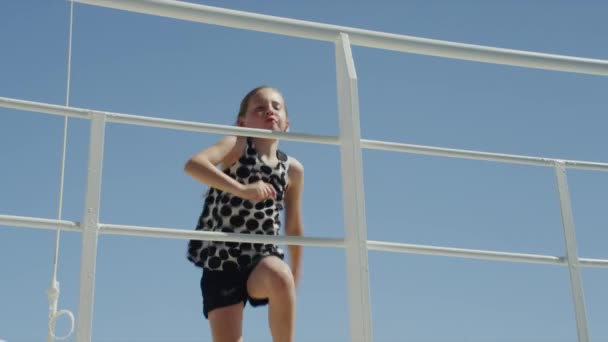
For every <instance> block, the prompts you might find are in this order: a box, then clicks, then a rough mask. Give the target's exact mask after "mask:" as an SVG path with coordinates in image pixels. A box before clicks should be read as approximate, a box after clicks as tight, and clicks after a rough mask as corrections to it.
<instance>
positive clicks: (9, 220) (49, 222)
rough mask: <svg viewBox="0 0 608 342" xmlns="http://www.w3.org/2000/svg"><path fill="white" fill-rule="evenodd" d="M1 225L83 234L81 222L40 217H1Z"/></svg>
mask: <svg viewBox="0 0 608 342" xmlns="http://www.w3.org/2000/svg"><path fill="white" fill-rule="evenodd" d="M0 225H3V226H9V227H24V228H38V229H52V230H56V229H57V228H59V229H61V230H67V231H73V232H81V231H82V226H81V225H80V223H79V222H73V221H65V220H54V219H45V218H38V217H28V216H13V215H0Z"/></svg>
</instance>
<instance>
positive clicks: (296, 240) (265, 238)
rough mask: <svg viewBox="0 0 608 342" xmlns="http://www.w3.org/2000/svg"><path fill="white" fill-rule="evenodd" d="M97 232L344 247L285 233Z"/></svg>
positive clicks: (113, 228) (112, 228)
mask: <svg viewBox="0 0 608 342" xmlns="http://www.w3.org/2000/svg"><path fill="white" fill-rule="evenodd" d="M99 233H101V234H113V235H133V236H146V237H155V238H169V239H181V240H190V239H195V240H208V241H209V240H210V241H227V242H249V243H275V244H288V245H298V246H315V247H344V240H343V239H335V238H316V237H303V236H287V235H278V236H272V235H259V234H238V233H222V232H206V231H196V230H184V229H169V228H155V227H141V226H124V225H116V224H100V225H99Z"/></svg>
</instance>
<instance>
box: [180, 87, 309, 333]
mask: <svg viewBox="0 0 608 342" xmlns="http://www.w3.org/2000/svg"><path fill="white" fill-rule="evenodd" d="M237 124H238V125H239V126H242V127H250V128H259V129H270V130H274V131H281V132H287V131H288V129H289V120H288V118H287V108H286V106H285V100H284V99H283V96H282V95H281V93H280V92H279V91H278V90H277V89H275V88H271V87H267V86H263V87H258V88H255V89H253V90H252V91H250V92H249V93H248V94H247V95H246V96H245V97H244V98H243V100H242V101H241V106H240V110H239V114H238V118H237ZM278 144H279V142H278V140H276V139H266V138H247V137H235V136H228V137H225V138H223V139H222V140H220V141H219V142H218V143H216V144H215V145H213V146H211V147H209V148H207V149H205V150H203V151H201V152H199V153H197V154H196V155H194V156H193V157H192V158H191V159H190V160H189V161H188V162H187V163H186V166H185V171H186V173H188V174H189V175H190V176H192V177H193V178H194V179H196V180H198V181H200V182H202V183H204V184H206V185H208V186H209V190H208V192H207V194H206V198H205V204H204V206H203V210H202V213H201V215H200V218H199V221H198V225H197V227H196V229H197V230H206V231H221V232H228V233H241V234H267V235H277V234H278V232H279V228H280V224H281V222H280V215H279V214H280V212H281V211H282V210H283V209H285V232H286V234H287V235H297V236H301V235H302V233H303V226H302V219H301V213H300V200H301V194H302V186H303V182H304V169H303V167H302V164H300V163H299V162H298V161H297V160H296V159H294V158H293V157H290V156H287V155H286V154H285V153H283V152H282V151H280V150H279V149H278ZM218 164H219V165H221V170H222V171H220V170H219V169H218V168H217V167H216V165H218ZM289 252H290V260H291V268H290V267H289V266H288V265H287V264H286V263H285V262H284V261H283V251H282V250H281V249H280V248H278V247H277V246H276V245H274V244H258V243H256V244H250V243H237V242H219V241H200V240H191V241H190V242H189V244H188V259H189V260H190V261H191V262H193V263H194V264H195V265H196V266H199V267H202V268H203V275H202V278H201V291H202V295H203V313H204V315H205V317H206V318H207V319H208V320H209V324H210V326H211V334H212V336H213V341H215V342H224V341H226V342H236V341H242V320H243V308H244V306H245V303H246V302H247V301H249V303H250V304H251V305H252V306H259V305H265V304H268V305H269V308H268V320H269V324H270V331H271V334H272V337H273V341H274V342H291V341H293V339H294V326H295V304H296V291H295V288H296V285H297V283H298V279H299V275H300V261H301V258H302V248H301V246H289Z"/></svg>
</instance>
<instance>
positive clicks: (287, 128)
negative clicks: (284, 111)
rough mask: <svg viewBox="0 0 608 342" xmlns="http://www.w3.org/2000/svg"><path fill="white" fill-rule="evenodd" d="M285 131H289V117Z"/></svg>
mask: <svg viewBox="0 0 608 342" xmlns="http://www.w3.org/2000/svg"><path fill="white" fill-rule="evenodd" d="M283 132H289V119H288V120H287V121H286V122H285V130H283Z"/></svg>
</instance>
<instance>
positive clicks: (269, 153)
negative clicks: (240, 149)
mask: <svg viewBox="0 0 608 342" xmlns="http://www.w3.org/2000/svg"><path fill="white" fill-rule="evenodd" d="M252 139H253V144H254V145H255V149H256V151H257V152H258V155H260V156H264V157H266V158H269V159H274V158H275V157H276V155H277V149H278V148H279V141H278V140H276V139H264V138H252Z"/></svg>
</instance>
